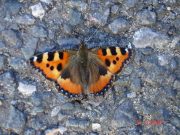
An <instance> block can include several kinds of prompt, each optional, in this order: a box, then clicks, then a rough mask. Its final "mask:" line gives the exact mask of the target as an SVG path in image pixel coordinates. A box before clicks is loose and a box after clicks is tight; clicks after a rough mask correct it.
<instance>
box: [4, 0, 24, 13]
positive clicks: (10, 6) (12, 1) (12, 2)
mask: <svg viewBox="0 0 180 135" xmlns="http://www.w3.org/2000/svg"><path fill="white" fill-rule="evenodd" d="M4 7H5V9H6V12H8V13H9V14H12V15H15V14H17V13H18V12H19V10H20V8H21V7H22V4H21V3H19V2H18V1H17V0H8V1H6V2H5V4H4Z"/></svg>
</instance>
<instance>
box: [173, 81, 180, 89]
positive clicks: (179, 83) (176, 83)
mask: <svg viewBox="0 0 180 135" xmlns="http://www.w3.org/2000/svg"><path fill="white" fill-rule="evenodd" d="M173 87H174V88H175V89H177V90H179V89H180V81H179V80H175V81H174V85H173Z"/></svg>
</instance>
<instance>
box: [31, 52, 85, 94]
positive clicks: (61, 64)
mask: <svg viewBox="0 0 180 135" xmlns="http://www.w3.org/2000/svg"><path fill="white" fill-rule="evenodd" d="M69 58H70V54H69V53H68V52H66V51H63V52H59V51H55V52H46V53H42V54H39V55H37V56H34V57H32V58H31V59H30V62H31V64H32V65H33V66H34V67H35V68H38V69H40V70H41V71H42V73H43V74H44V75H45V77H46V78H48V79H50V80H54V81H56V82H57V84H58V85H59V87H60V92H62V93H63V94H65V95H67V96H69V97H73V96H77V95H79V94H81V93H82V87H81V86H80V85H78V84H74V83H73V82H72V81H71V80H70V77H69V76H67V74H66V73H64V69H65V68H66V67H67V65H68V61H69Z"/></svg>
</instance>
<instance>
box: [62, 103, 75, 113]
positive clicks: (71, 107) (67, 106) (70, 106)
mask: <svg viewBox="0 0 180 135" xmlns="http://www.w3.org/2000/svg"><path fill="white" fill-rule="evenodd" d="M74 108H75V107H74V105H73V104H72V103H65V104H63V105H62V106H61V112H64V113H69V112H73V110H74Z"/></svg>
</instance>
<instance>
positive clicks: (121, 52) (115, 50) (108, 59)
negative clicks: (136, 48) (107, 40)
mask: <svg viewBox="0 0 180 135" xmlns="http://www.w3.org/2000/svg"><path fill="white" fill-rule="evenodd" d="M97 55H98V57H99V59H101V60H102V61H103V62H104V64H105V66H106V67H107V69H108V70H109V71H110V72H111V73H113V74H115V73H118V72H120V71H121V69H122V67H123V64H124V63H125V62H126V60H128V59H129V57H130V49H128V48H120V47H108V48H100V49H98V50H97Z"/></svg>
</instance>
